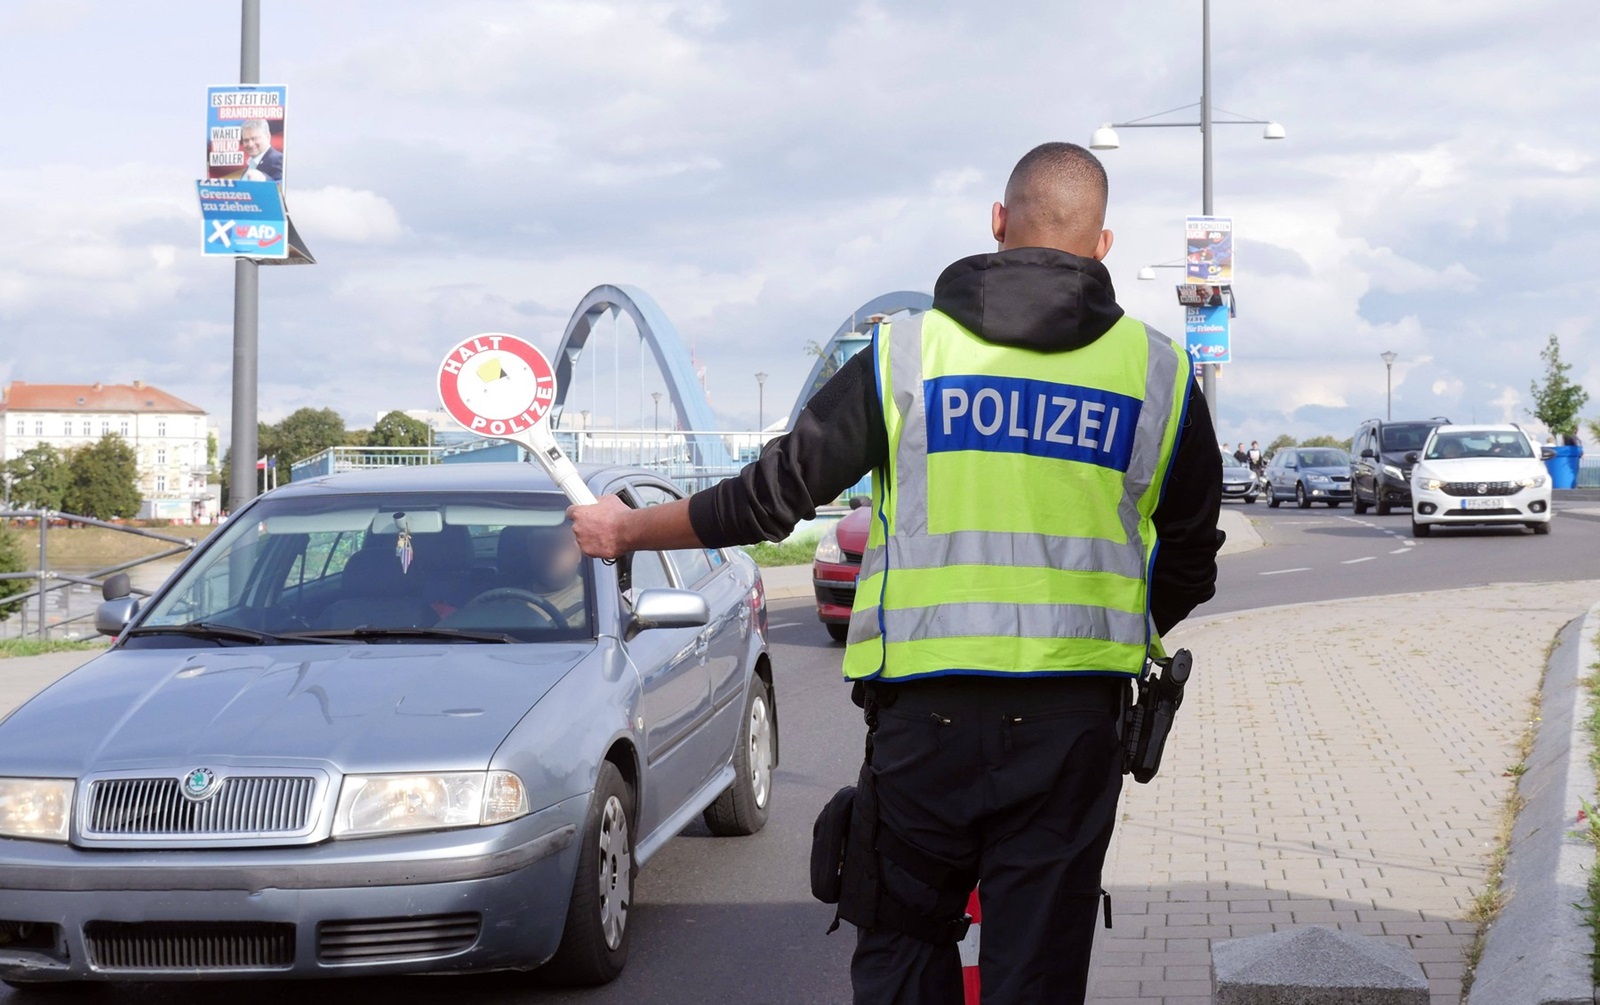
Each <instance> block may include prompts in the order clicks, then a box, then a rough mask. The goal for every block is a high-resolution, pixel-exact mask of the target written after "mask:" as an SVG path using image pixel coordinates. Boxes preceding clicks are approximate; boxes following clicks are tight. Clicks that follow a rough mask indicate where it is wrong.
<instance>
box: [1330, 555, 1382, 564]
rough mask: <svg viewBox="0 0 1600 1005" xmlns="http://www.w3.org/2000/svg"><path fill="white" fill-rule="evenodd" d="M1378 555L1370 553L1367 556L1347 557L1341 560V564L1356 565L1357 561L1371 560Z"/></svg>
mask: <svg viewBox="0 0 1600 1005" xmlns="http://www.w3.org/2000/svg"><path fill="white" fill-rule="evenodd" d="M1377 557H1378V556H1376V555H1368V556H1367V557H1366V558H1347V559H1345V560H1344V561H1343V562H1340V563H1339V564H1340V565H1355V564H1356V563H1357V562H1370V561H1372V560H1373V559H1375V558H1377Z"/></svg>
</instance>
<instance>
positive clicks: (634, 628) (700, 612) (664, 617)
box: [628, 589, 711, 637]
mask: <svg viewBox="0 0 1600 1005" xmlns="http://www.w3.org/2000/svg"><path fill="white" fill-rule="evenodd" d="M710 621H711V606H710V605H709V604H707V603H706V598H705V597H702V596H701V595H700V594H698V593H695V592H693V591H691V590H661V589H656V590H645V591H644V592H642V593H640V594H639V598H638V599H637V600H635V601H634V602H633V621H632V623H631V624H630V625H629V632H628V634H629V636H630V637H631V636H633V635H635V634H637V633H639V632H643V631H649V630H650V629H652V628H699V627H701V626H702V625H705V624H708V623H709V622H710Z"/></svg>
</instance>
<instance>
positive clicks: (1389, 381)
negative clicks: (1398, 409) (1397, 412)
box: [1378, 352, 1400, 422]
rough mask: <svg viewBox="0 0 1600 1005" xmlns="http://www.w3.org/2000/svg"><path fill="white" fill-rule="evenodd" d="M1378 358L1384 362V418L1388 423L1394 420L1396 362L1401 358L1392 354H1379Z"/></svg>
mask: <svg viewBox="0 0 1600 1005" xmlns="http://www.w3.org/2000/svg"><path fill="white" fill-rule="evenodd" d="M1378 358H1379V359H1381V360H1383V371H1384V381H1383V383H1384V398H1385V400H1386V408H1385V411H1384V415H1383V418H1384V421H1385V422H1388V421H1390V420H1392V419H1393V418H1394V361H1395V360H1397V359H1399V358H1400V357H1399V356H1398V355H1396V354H1395V353H1392V352H1380V353H1378Z"/></svg>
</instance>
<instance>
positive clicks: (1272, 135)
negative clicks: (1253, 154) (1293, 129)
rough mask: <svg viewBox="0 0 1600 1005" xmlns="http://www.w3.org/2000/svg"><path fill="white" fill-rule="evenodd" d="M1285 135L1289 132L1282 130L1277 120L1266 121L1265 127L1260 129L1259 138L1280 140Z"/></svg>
mask: <svg viewBox="0 0 1600 1005" xmlns="http://www.w3.org/2000/svg"><path fill="white" fill-rule="evenodd" d="M1287 135H1289V134H1288V133H1286V132H1284V131H1283V125H1282V124H1281V123H1278V122H1268V123H1267V128H1265V129H1263V130H1262V131H1261V138H1262V139H1264V140H1281V139H1283V138H1284V137H1285V136H1287Z"/></svg>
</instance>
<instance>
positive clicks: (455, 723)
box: [0, 643, 595, 777]
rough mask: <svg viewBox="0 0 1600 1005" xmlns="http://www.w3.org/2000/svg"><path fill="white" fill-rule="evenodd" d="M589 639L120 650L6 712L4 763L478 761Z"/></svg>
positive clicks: (363, 767) (455, 764)
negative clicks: (541, 642)
mask: <svg viewBox="0 0 1600 1005" xmlns="http://www.w3.org/2000/svg"><path fill="white" fill-rule="evenodd" d="M594 651H595V645H594V643H577V644H562V645H411V644H406V645H370V646H369V645H297V646H268V647H259V648H257V647H251V648H245V647H230V648H224V649H205V650H195V649H126V648H119V649H114V650H112V651H111V652H108V653H106V654H105V655H103V656H100V657H99V658H97V659H95V660H93V661H91V662H89V663H88V664H86V665H84V666H82V667H80V668H78V669H77V670H75V671H73V672H72V673H70V674H68V675H67V676H66V677H64V678H62V679H61V680H59V681H57V682H56V683H55V684H53V685H51V686H50V687H49V688H47V689H46V690H45V691H43V692H42V693H40V694H39V695H37V696H35V697H34V698H33V699H32V700H30V701H29V702H28V703H26V704H25V705H23V706H22V707H21V708H19V709H17V710H16V711H15V712H13V713H12V714H11V716H10V717H8V718H6V719H5V720H4V721H3V722H0V765H3V766H4V771H5V773H6V774H13V775H32V776H47V777H78V776H80V775H82V774H84V773H85V772H88V771H108V770H117V769H135V768H143V767H153V766H166V767H170V766H172V765H174V764H176V765H178V766H179V767H180V768H181V767H183V766H186V765H188V766H192V764H193V763H197V762H199V761H208V762H215V763H219V764H230V763H231V764H248V763H258V764H264V763H273V764H278V765H294V764H307V763H320V764H326V765H329V766H332V767H333V768H334V769H335V770H338V771H346V772H350V771H405V770H415V769H430V770H472V769H480V770H481V769H483V768H485V767H486V766H487V765H488V762H489V758H490V757H491V755H493V753H494V751H495V749H496V748H497V747H498V746H499V745H500V743H501V741H502V740H504V739H505V736H506V734H507V733H508V732H509V731H510V730H511V728H512V727H513V726H515V725H516V723H517V722H518V721H519V720H520V719H521V718H522V717H523V716H524V715H525V714H527V711H528V709H530V708H531V707H532V706H533V705H534V704H535V703H536V702H537V701H538V700H539V699H540V698H541V697H542V696H543V695H544V694H545V693H546V692H547V691H548V690H549V689H550V688H551V687H552V686H553V685H554V684H555V683H556V682H557V681H559V680H560V679H561V678H562V677H563V676H564V675H565V674H566V673H567V672H568V671H570V670H571V669H572V668H573V667H575V666H577V665H578V664H580V663H582V662H583V661H584V660H585V659H586V658H587V657H589V656H591V655H592V654H593V653H594Z"/></svg>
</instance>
